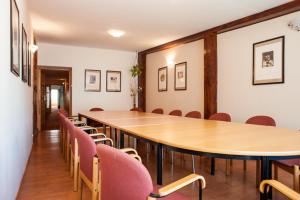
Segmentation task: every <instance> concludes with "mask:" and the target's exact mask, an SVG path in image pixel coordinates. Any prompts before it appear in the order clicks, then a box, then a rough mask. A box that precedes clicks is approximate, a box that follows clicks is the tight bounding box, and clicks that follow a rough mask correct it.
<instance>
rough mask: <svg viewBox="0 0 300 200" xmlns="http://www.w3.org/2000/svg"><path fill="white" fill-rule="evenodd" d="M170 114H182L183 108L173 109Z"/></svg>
mask: <svg viewBox="0 0 300 200" xmlns="http://www.w3.org/2000/svg"><path fill="white" fill-rule="evenodd" d="M169 115H173V116H179V117H180V116H182V111H181V110H172V111H171V112H170V113H169Z"/></svg>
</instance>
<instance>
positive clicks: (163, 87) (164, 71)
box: [158, 67, 168, 92]
mask: <svg viewBox="0 0 300 200" xmlns="http://www.w3.org/2000/svg"><path fill="white" fill-rule="evenodd" d="M167 90H168V67H161V68H159V69H158V91H159V92H163V91H167Z"/></svg>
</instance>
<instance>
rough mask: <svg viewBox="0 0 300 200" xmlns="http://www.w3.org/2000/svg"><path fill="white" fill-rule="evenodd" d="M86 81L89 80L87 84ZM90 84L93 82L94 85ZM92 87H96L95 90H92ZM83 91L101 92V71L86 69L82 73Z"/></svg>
mask: <svg viewBox="0 0 300 200" xmlns="http://www.w3.org/2000/svg"><path fill="white" fill-rule="evenodd" d="M89 73H90V74H89ZM91 75H92V76H93V78H91ZM97 76H98V81H97ZM92 79H93V80H92ZM88 80H89V83H87V81H88ZM92 82H95V83H92ZM97 82H98V84H97ZM93 87H97V88H93ZM84 91H86V92H101V70H95V69H86V70H85V72H84Z"/></svg>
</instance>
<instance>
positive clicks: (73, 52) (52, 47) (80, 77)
mask: <svg viewBox="0 0 300 200" xmlns="http://www.w3.org/2000/svg"><path fill="white" fill-rule="evenodd" d="M38 46H39V59H38V64H39V65H41V66H60V67H72V71H73V72H72V73H73V74H72V82H73V84H72V86H73V88H72V95H73V97H72V98H73V99H72V100H73V105H72V107H73V108H72V110H73V113H74V114H75V113H78V112H80V111H86V110H88V109H90V108H91V107H97V106H99V107H101V108H103V109H104V110H129V109H130V108H132V99H131V97H130V80H131V74H130V71H129V69H130V68H131V66H132V65H133V64H134V63H135V62H136V54H135V53H134V52H126V51H116V50H106V49H96V48H86V47H76V46H66V45H57V44H47V43H39V44H38ZM85 69H98V70H101V92H85V91H84V72H85ZM106 70H117V71H122V78H121V81H122V86H121V89H122V91H121V92H106Z"/></svg>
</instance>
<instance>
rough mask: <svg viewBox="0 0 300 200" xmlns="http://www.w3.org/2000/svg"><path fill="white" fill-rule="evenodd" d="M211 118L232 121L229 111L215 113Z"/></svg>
mask: <svg viewBox="0 0 300 200" xmlns="http://www.w3.org/2000/svg"><path fill="white" fill-rule="evenodd" d="M209 120H217V121H224V122H231V117H230V115H229V114H227V113H215V114H213V115H211V116H210V117H209Z"/></svg>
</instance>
